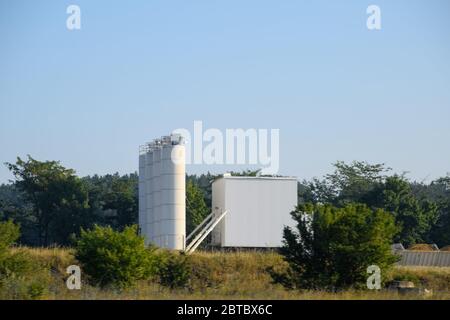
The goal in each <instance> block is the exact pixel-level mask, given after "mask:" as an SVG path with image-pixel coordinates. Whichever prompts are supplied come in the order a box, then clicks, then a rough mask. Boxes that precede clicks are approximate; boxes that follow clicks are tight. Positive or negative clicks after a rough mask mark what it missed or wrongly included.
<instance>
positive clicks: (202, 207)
mask: <svg viewBox="0 0 450 320" xmlns="http://www.w3.org/2000/svg"><path fill="white" fill-rule="evenodd" d="M203 195H204V194H203V192H202V190H201V189H200V188H199V187H198V186H197V185H196V184H195V183H193V182H192V181H187V182H186V232H187V234H189V233H191V232H192V231H193V230H194V229H195V227H196V226H197V225H199V224H200V223H201V222H202V221H203V219H205V218H206V216H207V215H208V213H209V210H208V207H207V206H206V203H205V200H204V197H203Z"/></svg>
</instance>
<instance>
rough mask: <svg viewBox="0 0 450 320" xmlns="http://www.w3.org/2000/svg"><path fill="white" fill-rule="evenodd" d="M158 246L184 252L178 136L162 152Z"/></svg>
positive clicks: (167, 141)
mask: <svg viewBox="0 0 450 320" xmlns="http://www.w3.org/2000/svg"><path fill="white" fill-rule="evenodd" d="M161 151H162V152H161V216H162V219H161V225H160V230H161V233H162V235H161V246H162V247H165V248H170V249H176V250H183V249H184V246H185V237H186V187H185V179H186V169H185V167H186V165H185V146H184V143H183V140H182V138H181V137H180V136H178V135H172V136H170V137H165V139H163V145H162V149H161Z"/></svg>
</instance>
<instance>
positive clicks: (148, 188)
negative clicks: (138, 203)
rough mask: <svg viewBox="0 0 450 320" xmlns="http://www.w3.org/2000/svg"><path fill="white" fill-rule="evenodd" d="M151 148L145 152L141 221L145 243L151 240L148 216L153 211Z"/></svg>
mask: <svg viewBox="0 0 450 320" xmlns="http://www.w3.org/2000/svg"><path fill="white" fill-rule="evenodd" d="M152 160H153V159H152V150H151V149H148V150H147V153H146V154H145V198H146V208H145V216H144V219H143V223H144V225H145V227H144V229H145V233H144V236H145V243H146V244H149V243H150V241H151V230H150V223H149V222H150V217H151V215H152V212H153V201H152V198H151V197H152V185H151V183H150V182H151V177H152V171H153V165H152V163H153V161H152Z"/></svg>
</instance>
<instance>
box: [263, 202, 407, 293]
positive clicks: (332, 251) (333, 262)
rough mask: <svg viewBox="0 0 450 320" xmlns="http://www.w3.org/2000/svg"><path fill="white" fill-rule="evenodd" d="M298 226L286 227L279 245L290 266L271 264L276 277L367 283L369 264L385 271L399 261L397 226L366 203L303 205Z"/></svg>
mask: <svg viewBox="0 0 450 320" xmlns="http://www.w3.org/2000/svg"><path fill="white" fill-rule="evenodd" d="M292 217H293V218H294V220H295V221H296V223H297V230H296V231H294V230H292V229H291V228H289V227H286V228H285V229H284V244H283V247H282V248H281V249H280V252H281V254H282V255H283V257H284V259H285V261H286V262H287V263H288V264H289V269H288V270H286V271H284V272H277V270H274V269H269V273H270V274H271V276H272V278H273V280H274V281H275V282H277V283H281V284H283V285H284V286H285V287H287V288H290V289H294V288H298V289H302V288H304V289H325V290H336V289H343V288H348V287H355V288H358V287H362V286H363V285H365V283H366V279H367V277H368V274H367V267H368V266H370V265H377V266H379V267H380V268H381V270H382V272H383V273H384V272H386V271H388V270H389V267H390V266H391V265H392V264H393V263H394V262H396V261H397V259H398V258H397V257H396V256H394V255H393V254H392V252H391V248H390V245H391V243H392V239H393V237H394V235H395V234H396V232H397V231H398V228H397V227H396V226H395V223H394V218H393V217H392V216H391V215H390V214H389V213H387V212H385V211H383V210H371V209H370V208H368V207H366V206H365V205H362V204H350V205H347V206H346V207H344V208H336V207H333V206H331V205H311V204H307V205H301V206H298V207H297V209H296V210H295V211H294V212H293V213H292Z"/></svg>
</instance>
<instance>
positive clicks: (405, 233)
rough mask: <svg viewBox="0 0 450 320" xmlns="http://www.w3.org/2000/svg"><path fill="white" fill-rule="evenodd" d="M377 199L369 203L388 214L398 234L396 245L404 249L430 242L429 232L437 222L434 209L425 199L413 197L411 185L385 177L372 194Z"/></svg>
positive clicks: (402, 178)
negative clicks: (391, 216) (399, 229)
mask: <svg viewBox="0 0 450 320" xmlns="http://www.w3.org/2000/svg"><path fill="white" fill-rule="evenodd" d="M375 193H376V196H374V197H373V198H376V197H378V200H377V201H376V202H375V203H373V204H374V205H375V206H376V207H378V208H383V209H384V210H386V211H388V212H391V213H392V214H393V216H394V217H395V221H396V223H397V224H398V225H399V226H401V231H400V232H399V234H398V235H396V237H395V239H394V240H395V241H396V242H401V243H403V244H404V245H406V246H410V245H411V244H415V243H424V242H426V243H429V242H433V240H432V237H431V229H432V228H433V226H434V224H435V223H436V221H437V219H438V206H437V205H436V203H434V202H432V201H429V200H428V199H425V198H422V199H419V198H417V197H416V196H415V195H414V194H413V191H412V188H411V184H410V183H409V182H408V181H407V180H406V179H405V178H404V177H402V176H398V175H394V176H391V177H388V178H386V181H385V183H383V184H382V185H380V186H379V188H378V189H377V190H376V191H375Z"/></svg>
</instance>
